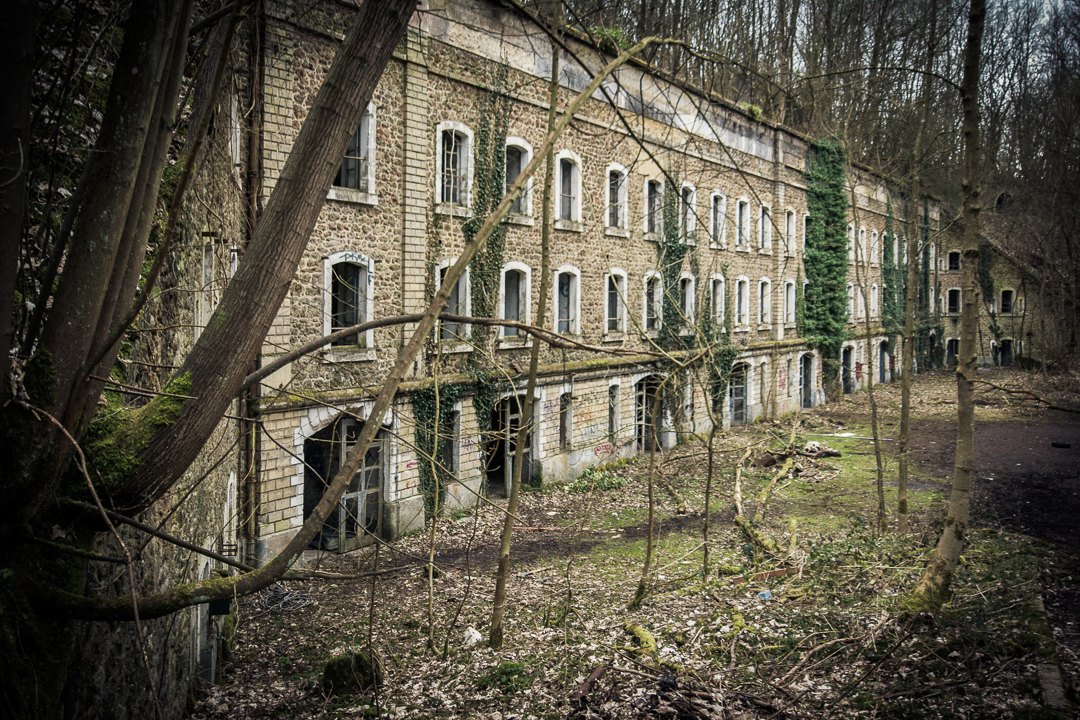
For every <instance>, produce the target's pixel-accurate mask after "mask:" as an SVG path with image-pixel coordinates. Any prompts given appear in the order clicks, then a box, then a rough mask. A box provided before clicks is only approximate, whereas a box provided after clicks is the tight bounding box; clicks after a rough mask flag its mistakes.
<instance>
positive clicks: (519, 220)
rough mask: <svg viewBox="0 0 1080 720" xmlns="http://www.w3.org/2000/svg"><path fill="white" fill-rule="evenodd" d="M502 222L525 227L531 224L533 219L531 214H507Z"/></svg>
mask: <svg viewBox="0 0 1080 720" xmlns="http://www.w3.org/2000/svg"><path fill="white" fill-rule="evenodd" d="M503 222H505V223H506V224H507V225H523V226H525V227H532V226H533V219H532V216H531V215H507V216H506V218H504V220H503Z"/></svg>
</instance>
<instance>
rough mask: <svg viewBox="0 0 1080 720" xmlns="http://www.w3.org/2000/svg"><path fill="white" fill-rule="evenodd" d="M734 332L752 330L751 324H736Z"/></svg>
mask: <svg viewBox="0 0 1080 720" xmlns="http://www.w3.org/2000/svg"><path fill="white" fill-rule="evenodd" d="M734 332H737V333H746V332H750V326H749V325H736V326H735V330H734Z"/></svg>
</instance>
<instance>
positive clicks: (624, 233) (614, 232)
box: [604, 227, 630, 238]
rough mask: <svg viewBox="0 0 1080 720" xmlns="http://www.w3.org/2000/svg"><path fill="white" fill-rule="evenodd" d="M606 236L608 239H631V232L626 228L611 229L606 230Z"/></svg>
mask: <svg viewBox="0 0 1080 720" xmlns="http://www.w3.org/2000/svg"><path fill="white" fill-rule="evenodd" d="M604 234H605V235H607V236H608V237H619V238H628V237H630V231H629V230H627V229H626V228H620V227H609V228H605V229H604Z"/></svg>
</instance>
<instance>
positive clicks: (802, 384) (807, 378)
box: [799, 353, 814, 408]
mask: <svg viewBox="0 0 1080 720" xmlns="http://www.w3.org/2000/svg"><path fill="white" fill-rule="evenodd" d="M799 406H800V407H804V408H811V407H814V356H813V354H812V353H804V354H803V356H802V357H801V358H799Z"/></svg>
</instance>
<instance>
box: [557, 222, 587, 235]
mask: <svg viewBox="0 0 1080 720" xmlns="http://www.w3.org/2000/svg"><path fill="white" fill-rule="evenodd" d="M555 229H556V230H564V231H566V232H576V233H579V232H585V226H584V225H582V224H581V223H579V222H578V221H576V220H556V221H555Z"/></svg>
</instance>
